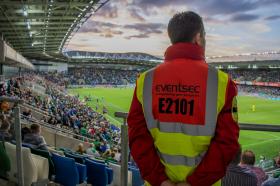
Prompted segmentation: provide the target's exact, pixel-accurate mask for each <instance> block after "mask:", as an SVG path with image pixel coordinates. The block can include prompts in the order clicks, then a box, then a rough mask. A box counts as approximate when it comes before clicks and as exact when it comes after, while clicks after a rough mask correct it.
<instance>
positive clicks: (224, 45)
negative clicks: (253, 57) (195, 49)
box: [67, 0, 280, 57]
mask: <svg viewBox="0 0 280 186" xmlns="http://www.w3.org/2000/svg"><path fill="white" fill-rule="evenodd" d="M186 10H191V11H195V12H197V13H199V14H200V15H201V16H202V17H203V20H204V25H205V27H206V40H207V48H206V55H207V56H220V55H234V54H240V53H252V52H264V51H272V50H277V51H279V48H280V47H279V46H280V0H111V1H109V2H108V3H107V4H106V5H105V6H103V7H102V8H101V9H100V10H99V11H98V12H97V13H96V14H94V15H92V17H91V18H90V19H89V20H88V21H87V22H86V23H85V24H84V25H83V26H82V28H81V29H80V30H79V32H78V33H76V34H75V35H74V37H73V38H72V40H71V42H70V44H69V45H68V47H67V50H82V51H94V52H116V53H124V52H143V53H148V54H151V55H155V56H160V57H162V56H163V54H164V51H165V49H166V48H167V47H168V46H169V45H170V41H169V38H168V36H167V31H166V30H167V24H168V21H169V19H170V18H171V17H172V16H173V15H174V14H175V13H176V12H181V11H186Z"/></svg>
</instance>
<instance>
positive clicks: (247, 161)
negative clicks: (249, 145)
mask: <svg viewBox="0 0 280 186" xmlns="http://www.w3.org/2000/svg"><path fill="white" fill-rule="evenodd" d="M255 161H256V157H255V154H254V153H253V152H252V151H250V150H245V151H244V152H243V153H242V156H241V163H240V166H241V167H245V168H248V169H250V170H251V171H252V172H253V173H254V174H255V175H256V176H257V179H258V184H257V186H261V185H262V183H263V182H264V181H265V180H266V179H267V178H268V175H267V174H266V173H265V172H264V171H263V170H262V169H261V168H260V167H255V166H254V164H255Z"/></svg>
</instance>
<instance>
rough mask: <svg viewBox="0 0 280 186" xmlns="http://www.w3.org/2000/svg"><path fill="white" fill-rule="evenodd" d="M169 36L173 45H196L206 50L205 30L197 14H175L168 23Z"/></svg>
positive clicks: (187, 12)
mask: <svg viewBox="0 0 280 186" xmlns="http://www.w3.org/2000/svg"><path fill="white" fill-rule="evenodd" d="M167 31H168V36H169V38H170V41H171V43H172V44H176V43H180V42H188V43H195V44H198V45H200V46H201V47H202V48H203V49H205V44H206V42H205V30H204V25H203V21H202V18H201V17H200V16H199V15H198V14H196V13H195V12H191V11H186V12H181V13H177V14H175V15H174V16H173V17H172V18H171V19H170V21H169V23H168V28H167Z"/></svg>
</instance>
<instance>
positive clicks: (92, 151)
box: [86, 143, 100, 157]
mask: <svg viewBox="0 0 280 186" xmlns="http://www.w3.org/2000/svg"><path fill="white" fill-rule="evenodd" d="M86 153H87V154H88V155H92V156H94V157H100V154H99V153H98V151H97V150H96V149H95V147H94V144H91V143H90V144H89V148H87V150H86Z"/></svg>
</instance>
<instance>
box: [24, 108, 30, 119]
mask: <svg viewBox="0 0 280 186" xmlns="http://www.w3.org/2000/svg"><path fill="white" fill-rule="evenodd" d="M22 115H23V116H24V118H25V119H27V120H29V119H31V118H32V113H31V110H30V109H29V110H24V111H23V112H22Z"/></svg>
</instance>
